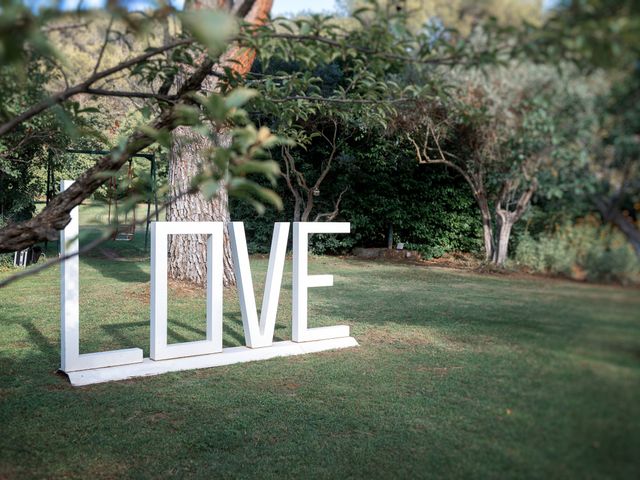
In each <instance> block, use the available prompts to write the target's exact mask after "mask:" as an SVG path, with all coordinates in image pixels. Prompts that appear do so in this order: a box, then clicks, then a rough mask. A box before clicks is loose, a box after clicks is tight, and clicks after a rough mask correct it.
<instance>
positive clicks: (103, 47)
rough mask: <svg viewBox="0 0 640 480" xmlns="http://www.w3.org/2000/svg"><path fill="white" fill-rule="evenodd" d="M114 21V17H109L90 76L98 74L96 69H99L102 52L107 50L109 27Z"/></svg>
mask: <svg viewBox="0 0 640 480" xmlns="http://www.w3.org/2000/svg"><path fill="white" fill-rule="evenodd" d="M114 19H115V15H111V19H110V20H109V25H107V30H106V31H105V34H104V41H103V42H102V47H100V53H99V54H98V60H96V66H95V67H93V73H92V75H95V74H96V73H97V72H98V68H100V63H102V56H103V55H104V51H105V50H106V49H107V44H108V43H109V34H110V33H111V26H112V25H113V21H114Z"/></svg>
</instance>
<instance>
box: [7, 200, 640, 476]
mask: <svg viewBox="0 0 640 480" xmlns="http://www.w3.org/2000/svg"><path fill="white" fill-rule="evenodd" d="M85 213H86V212H85ZM85 218H86V216H85ZM141 242H142V237H141V236H140V238H138V239H137V240H136V242H135V243H133V242H132V243H125V242H117V243H113V242H112V243H109V244H108V245H107V246H106V247H105V248H109V249H111V250H113V251H115V252H117V253H118V254H119V255H122V256H126V257H127V258H129V260H128V261H117V260H114V259H109V258H106V257H105V256H104V255H102V254H101V252H100V251H96V252H95V253H93V254H91V255H87V256H85V257H84V258H83V259H82V264H81V325H82V331H81V338H82V350H83V352H90V351H97V350H108V349H114V348H124V347H129V346H139V347H143V348H144V350H145V355H148V353H149V348H148V344H149V326H148V323H149V322H148V317H149V306H148V292H149V283H148V281H149V277H148V274H149V262H148V257H146V256H145V255H144V253H143V252H142V251H141V250H140V245H141ZM112 256H113V255H112ZM266 265H267V260H266V259H264V258H254V259H253V261H252V267H253V269H254V281H255V283H256V290H257V292H258V297H259V298H261V292H262V287H263V284H262V282H263V281H264V275H265V271H266ZM310 269H311V272H312V273H333V274H334V275H335V287H333V288H326V289H325V288H323V289H314V290H313V291H311V292H310V306H309V309H310V319H312V320H311V321H312V325H318V326H319V325H333V324H340V323H348V324H349V325H351V327H352V333H353V335H354V336H355V337H356V338H357V339H358V341H359V342H360V344H361V346H360V347H359V348H356V349H348V350H343V351H337V352H326V353H319V354H311V355H306V356H302V357H290V358H283V359H274V360H269V361H263V362H254V363H250V364H242V365H232V366H228V367H221V368H214V369H206V370H194V371H188V372H180V373H175V374H165V375H161V376H157V377H149V378H142V379H135V380H130V381H124V382H115V383H109V384H102V385H94V386H89V387H84V388H73V387H71V386H69V384H68V383H67V381H66V380H65V379H64V378H63V377H61V376H58V375H56V373H55V371H56V368H57V367H58V365H59V298H58V296H59V283H58V282H59V280H58V279H59V272H58V270H57V269H50V270H48V271H46V272H44V273H42V274H39V275H37V276H35V277H31V278H29V279H27V280H25V281H21V282H19V283H16V284H13V285H12V286H10V287H8V288H5V289H2V290H0V327H1V328H2V330H0V332H1V333H0V431H1V435H0V478H29V477H38V478H61V477H64V478H122V477H131V478H165V477H169V478H206V479H210V478H217V477H221V478H227V477H234V478H236V477H239V478H262V477H266V478H273V477H288V478H305V477H314V478H327V477H338V478H390V477H395V478H415V477H418V478H425V477H447V478H450V477H453V478H462V477H465V478H468V477H473V478H487V477H503V476H509V477H520V478H630V479H635V478H639V476H640V457H639V456H638V452H640V292H639V291H638V290H632V289H621V288H614V287H602V286H593V285H591V286H590V285H583V284H577V283H571V282H563V281H555V280H553V281H550V280H545V279H540V278H526V277H519V278H513V277H508V276H482V275H477V274H473V273H469V272H462V271H455V270H446V269H435V268H425V267H421V266H414V265H399V264H387V263H376V262H364V261H356V260H352V259H340V258H314V259H313V260H312V261H311V262H310ZM290 272H291V268H290V264H288V265H287V268H286V270H285V279H284V284H283V289H282V294H281V301H280V309H279V313H278V321H277V326H276V333H275V335H276V337H277V338H278V339H287V338H290V328H291V319H290V311H291V309H290V304H291V286H290V285H291V276H290ZM0 275H7V273H2V274H0ZM258 301H259V300H258ZM204 309H205V305H204V299H203V297H202V295H201V294H200V292H199V291H193V290H190V289H185V288H181V287H177V288H173V289H172V290H171V293H170V305H169V317H170V320H169V324H170V335H169V338H170V341H173V342H175V341H187V340H195V339H198V338H202V337H203V336H204V330H203V327H204V320H203V315H204ZM224 344H225V345H226V346H232V345H240V344H242V327H241V321H240V313H239V307H238V302H237V296H236V293H235V291H234V290H230V291H228V292H226V293H225V324H224Z"/></svg>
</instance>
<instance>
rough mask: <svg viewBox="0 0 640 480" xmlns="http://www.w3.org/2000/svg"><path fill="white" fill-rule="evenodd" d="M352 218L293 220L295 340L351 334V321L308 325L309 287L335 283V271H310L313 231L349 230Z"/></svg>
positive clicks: (302, 340)
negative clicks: (321, 325)
mask: <svg viewBox="0 0 640 480" xmlns="http://www.w3.org/2000/svg"><path fill="white" fill-rule="evenodd" d="M349 231H350V224H349V223H348V222H336V223H329V222H327V223H321V222H294V224H293V312H292V317H293V329H292V330H293V331H292V339H293V341H294V342H310V341H313V340H325V339H329V338H339V337H348V336H349V326H348V325H336V326H333V327H319V328H308V327H307V323H308V318H307V299H308V291H307V289H308V288H311V287H331V286H333V275H309V274H308V272H309V262H308V258H307V256H308V253H309V245H308V242H309V234H310V233H349Z"/></svg>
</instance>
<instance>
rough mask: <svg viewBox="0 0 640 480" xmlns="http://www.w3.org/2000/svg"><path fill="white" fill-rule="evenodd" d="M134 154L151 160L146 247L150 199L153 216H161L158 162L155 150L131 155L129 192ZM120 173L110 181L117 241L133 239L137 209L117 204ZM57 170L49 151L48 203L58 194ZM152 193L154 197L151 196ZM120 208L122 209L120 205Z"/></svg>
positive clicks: (111, 216)
mask: <svg viewBox="0 0 640 480" xmlns="http://www.w3.org/2000/svg"><path fill="white" fill-rule="evenodd" d="M66 153H71V154H83V155H101V156H104V155H108V154H110V153H111V152H110V151H108V150H80V149H67V150H66ZM134 158H144V159H146V160H148V161H149V162H150V163H151V194H152V195H150V196H149V197H148V199H147V221H146V230H145V235H144V249H145V250H147V246H148V244H149V227H150V224H151V203H152V201H153V204H154V217H155V220H156V221H158V220H159V213H158V190H157V183H158V182H157V179H158V170H157V165H156V156H155V154H153V153H136V154H133V155H131V156H130V157H129V166H128V168H127V183H126V184H127V190H126V192H127V193H130V192H131V189H132V187H131V183H132V180H133V178H134V175H135V171H134V166H133V159H134ZM118 183H119V182H118V177H117V176H116V175H114V176H113V177H112V178H111V179H110V180H109V184H108V191H107V197H108V204H109V209H108V222H109V225H111V226H112V227H113V232H112V234H111V239H112V240H115V241H131V240H133V238H134V237H135V233H136V209H135V207H134V208H133V209H131V211H129V210H128V209H125V210H124V212H122V211H119V208H118V196H119V195H120V193H121V192H120V191H119V190H118ZM55 185H56V181H55V172H54V167H53V162H52V154H50V155H49V161H48V162H47V195H46V203H47V205H48V204H49V202H50V201H51V199H52V198H53V197H54V196H55V194H56V190H55ZM151 197H153V200H152V198H151ZM120 210H121V209H120Z"/></svg>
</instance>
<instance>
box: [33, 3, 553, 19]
mask: <svg viewBox="0 0 640 480" xmlns="http://www.w3.org/2000/svg"><path fill="white" fill-rule="evenodd" d="M126 1H127V4H129V6H130V7H131V8H132V9H136V8H144V7H145V6H146V5H148V4H149V3H151V2H150V0H126ZM557 1H558V0H543V4H544V8H551V7H553V6H554V5H555V4H556V3H557ZM79 2H80V0H62V1H61V4H62V5H63V6H64V8H67V9H73V8H76V6H77V5H78V3H79ZM31 3H32V4H33V5H38V4H40V3H49V2H47V0H31ZM54 3H57V2H54ZM105 3H106V0H83V1H82V5H84V6H85V7H88V8H92V7H101V6H103V5H104V4H105ZM171 3H173V4H174V5H176V6H177V7H178V8H181V7H182V5H183V4H184V0H173V1H172V2H171ZM335 10H336V2H335V0H274V2H273V8H272V10H271V15H272V16H274V17H275V16H279V15H284V14H288V13H289V14H296V13H300V12H315V13H320V12H332V11H335Z"/></svg>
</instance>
